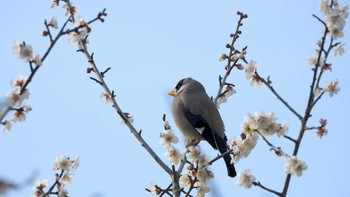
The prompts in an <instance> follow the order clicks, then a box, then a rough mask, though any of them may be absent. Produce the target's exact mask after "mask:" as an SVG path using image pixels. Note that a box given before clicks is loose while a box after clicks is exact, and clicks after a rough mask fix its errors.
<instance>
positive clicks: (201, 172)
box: [179, 145, 214, 196]
mask: <svg viewBox="0 0 350 197" xmlns="http://www.w3.org/2000/svg"><path fill="white" fill-rule="evenodd" d="M186 157H187V160H188V161H189V162H190V163H191V165H189V166H187V171H186V172H184V173H182V175H181V177H180V179H179V181H180V184H181V186H182V187H183V188H188V187H195V188H196V189H197V194H196V196H205V193H208V192H209V191H210V189H209V187H208V183H209V180H210V179H211V178H213V177H214V174H213V173H212V172H211V171H210V170H208V169H207V168H206V167H207V166H208V163H209V161H210V158H209V156H207V155H205V154H201V150H200V146H198V145H196V146H193V145H192V146H189V147H188V150H187V152H186Z"/></svg>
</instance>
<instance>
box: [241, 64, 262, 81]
mask: <svg viewBox="0 0 350 197" xmlns="http://www.w3.org/2000/svg"><path fill="white" fill-rule="evenodd" d="M245 77H246V79H247V80H248V81H249V83H250V85H251V86H253V87H258V86H260V85H261V83H262V82H261V80H260V78H259V76H258V75H257V74H256V62H255V61H254V60H251V61H250V62H249V63H248V64H247V65H246V67H245Z"/></svg>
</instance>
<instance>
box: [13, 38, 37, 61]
mask: <svg viewBox="0 0 350 197" xmlns="http://www.w3.org/2000/svg"><path fill="white" fill-rule="evenodd" d="M12 50H13V52H14V53H15V54H16V55H17V57H19V58H20V59H23V60H24V61H25V62H29V61H30V60H31V59H32V56H33V48H32V46H30V45H28V44H25V43H21V42H19V41H15V42H14V43H13V44H12Z"/></svg>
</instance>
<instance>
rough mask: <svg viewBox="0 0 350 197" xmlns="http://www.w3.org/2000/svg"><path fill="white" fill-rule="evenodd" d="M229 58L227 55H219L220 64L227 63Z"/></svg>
mask: <svg viewBox="0 0 350 197" xmlns="http://www.w3.org/2000/svg"><path fill="white" fill-rule="evenodd" d="M227 58H228V56H227V55H226V54H221V55H219V62H222V61H225V60H226V59H227Z"/></svg>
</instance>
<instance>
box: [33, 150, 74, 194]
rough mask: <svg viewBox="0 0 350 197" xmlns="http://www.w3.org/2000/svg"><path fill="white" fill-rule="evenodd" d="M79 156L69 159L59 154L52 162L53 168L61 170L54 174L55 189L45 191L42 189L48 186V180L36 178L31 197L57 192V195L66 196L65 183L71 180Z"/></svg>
mask: <svg viewBox="0 0 350 197" xmlns="http://www.w3.org/2000/svg"><path fill="white" fill-rule="evenodd" d="M79 163H80V160H79V157H77V158H75V159H73V160H71V159H69V158H68V157H67V156H64V155H63V156H59V157H57V158H56V160H55V163H54V164H53V167H52V169H53V170H61V173H60V174H59V173H56V174H55V182H54V187H55V188H56V189H57V191H56V192H53V191H52V189H51V190H50V189H49V190H47V191H45V190H44V189H45V188H46V187H47V186H48V183H49V181H48V180H47V179H43V180H36V181H35V183H34V187H33V191H34V192H33V194H32V195H31V197H42V196H49V194H57V196H58V197H67V196H68V191H67V190H66V189H65V188H64V186H65V185H67V184H69V183H71V182H72V177H73V176H74V172H75V171H76V170H77V168H78V167H79Z"/></svg>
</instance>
